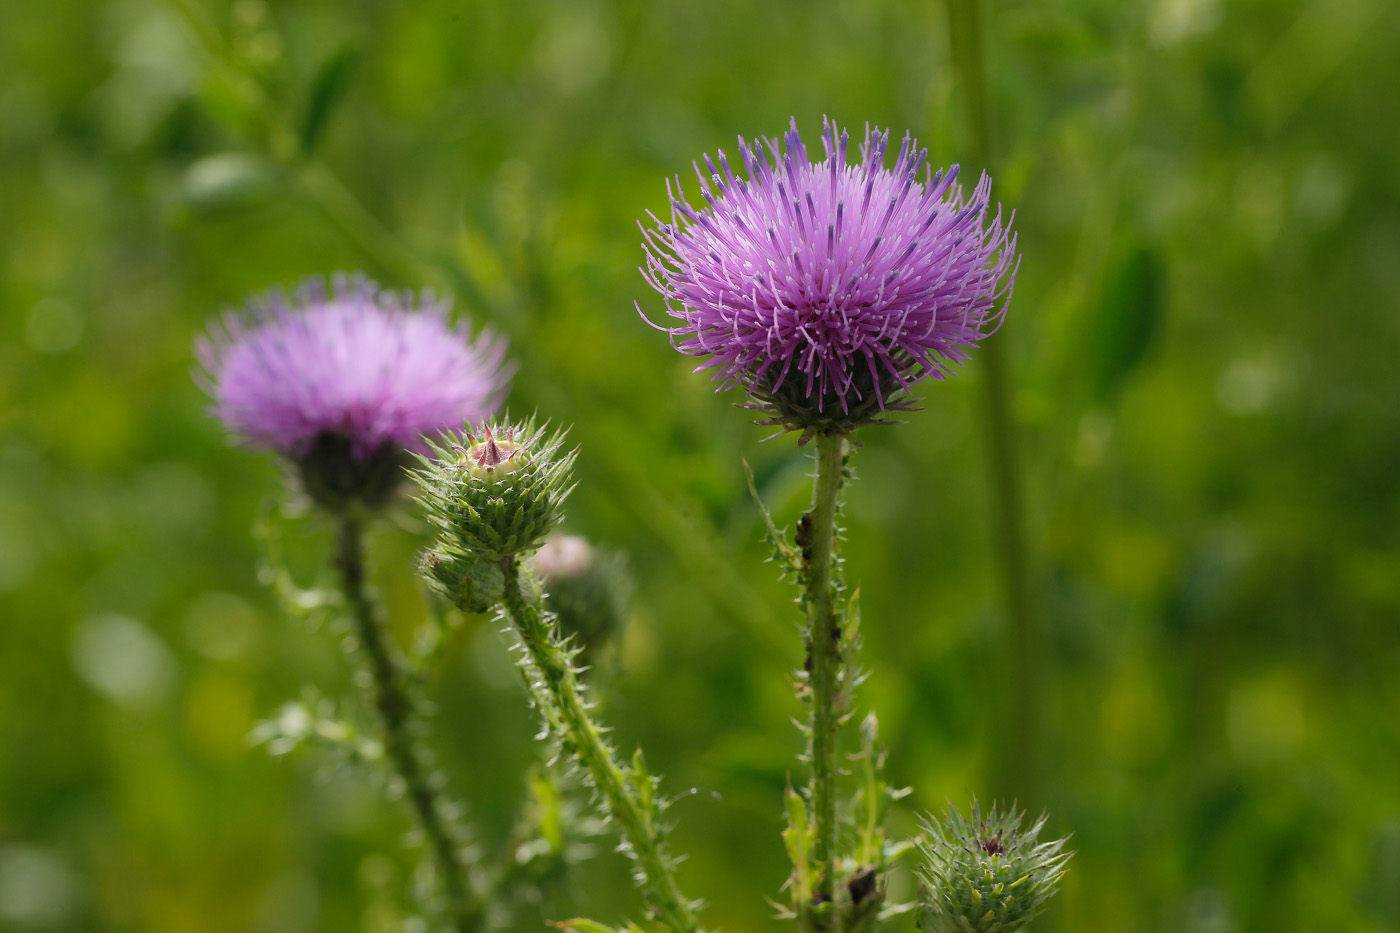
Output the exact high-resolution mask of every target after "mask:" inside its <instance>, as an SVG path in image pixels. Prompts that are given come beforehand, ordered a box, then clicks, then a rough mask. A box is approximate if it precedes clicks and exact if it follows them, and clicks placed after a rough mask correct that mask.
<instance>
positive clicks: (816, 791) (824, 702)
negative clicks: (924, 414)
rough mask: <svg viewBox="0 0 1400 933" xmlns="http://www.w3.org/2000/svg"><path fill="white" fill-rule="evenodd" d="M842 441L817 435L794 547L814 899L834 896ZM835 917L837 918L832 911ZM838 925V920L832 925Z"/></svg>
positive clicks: (839, 670) (842, 662)
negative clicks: (817, 874)
mask: <svg viewBox="0 0 1400 933" xmlns="http://www.w3.org/2000/svg"><path fill="white" fill-rule="evenodd" d="M844 444H845V439H844V438H843V437H841V436H840V435H832V436H827V435H821V436H819V437H818V438H817V440H816V453H815V457H816V464H817V473H816V479H815V482H814V483H813V488H812V507H811V509H810V510H808V512H807V513H806V515H804V516H803V522H802V526H801V528H802V530H801V531H800V532H799V534H800V538H799V542H798V543H799V545H800V546H801V547H802V548H803V565H804V567H805V568H806V573H805V575H804V577H805V590H804V592H803V596H802V602H803V605H804V607H805V608H806V610H807V633H806V634H807V658H808V664H809V681H808V684H809V688H810V690H811V721H810V734H811V748H810V756H811V767H812V775H811V783H810V784H809V785H808V797H809V799H810V800H811V806H812V815H813V819H814V821H815V824H816V839H815V847H814V848H815V855H816V860H817V864H818V865H819V866H820V867H821V878H820V879H819V880H818V886H817V894H818V896H819V897H820V898H823V899H825V900H826V901H828V902H829V901H832V900H833V899H834V898H835V894H836V875H837V857H838V851H837V825H836V768H837V766H836V733H837V731H838V730H839V729H840V726H841V708H840V707H841V701H840V691H841V690H842V687H843V683H842V680H843V678H842V666H843V664H844V658H843V657H842V654H841V618H840V614H839V610H838V608H837V605H836V587H835V577H834V575H833V573H832V570H833V567H834V565H835V545H836V502H837V498H838V496H839V495H840V491H841V457H842V447H843V445H844ZM834 916H836V917H838V918H839V916H840V911H837V912H836V914H834ZM837 922H838V923H839V922H840V921H839V919H838V921H837Z"/></svg>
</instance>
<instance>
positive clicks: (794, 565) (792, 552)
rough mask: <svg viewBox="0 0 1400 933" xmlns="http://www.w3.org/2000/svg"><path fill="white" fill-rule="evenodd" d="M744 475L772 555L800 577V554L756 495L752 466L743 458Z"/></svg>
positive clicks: (786, 568)
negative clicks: (789, 542)
mask: <svg viewBox="0 0 1400 933" xmlns="http://www.w3.org/2000/svg"><path fill="white" fill-rule="evenodd" d="M743 464H744V476H745V477H746V478H747V479H748V481H749V494H750V495H752V496H753V501H754V504H756V505H757V506H758V514H759V515H761V516H762V517H763V527H764V529H765V530H766V531H767V535H766V537H767V539H768V543H769V544H771V545H772V546H773V551H774V555H775V557H776V558H777V560H778V562H779V563H781V564H782V565H783V569H784V570H786V571H788V572H789V573H792V574H793V575H794V576H798V577H800V576H801V574H802V556H801V555H800V554H798V553H797V549H796V548H794V547H793V546H792V545H791V544H788V543H787V539H786V538H785V537H784V535H783V532H782V531H781V530H780V529H779V528H778V526H777V525H775V524H773V516H772V514H771V513H770V512H769V511H768V507H767V506H766V505H764V504H763V499H762V498H760V497H759V495H758V486H757V485H755V483H754V478H753V467H751V466H749V461H748V460H744V461H743Z"/></svg>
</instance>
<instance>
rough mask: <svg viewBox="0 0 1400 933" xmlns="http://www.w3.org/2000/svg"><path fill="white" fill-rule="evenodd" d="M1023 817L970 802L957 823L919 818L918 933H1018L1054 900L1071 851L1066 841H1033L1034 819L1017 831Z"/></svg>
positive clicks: (954, 818)
mask: <svg viewBox="0 0 1400 933" xmlns="http://www.w3.org/2000/svg"><path fill="white" fill-rule="evenodd" d="M1022 816H1023V814H1021V813H1019V812H1017V811H1016V810H1014V809H1008V810H1000V809H998V808H997V807H995V806H994V807H992V809H991V811H990V812H989V813H985V814H984V813H983V812H982V809H981V807H980V806H978V804H977V802H976V801H973V804H972V817H971V818H970V819H965V818H964V817H963V816H962V815H961V814H960V813H958V812H957V811H956V810H954V809H952V808H949V812H948V817H947V819H946V820H943V821H939V820H936V819H934V818H932V817H928V818H926V819H925V820H924V831H925V833H926V836H925V838H924V839H923V840H922V841H921V842H920V843H919V851H920V854H921V855H922V856H923V862H924V864H923V866H922V867H921V868H920V869H919V881H920V884H919V900H920V902H921V907H922V911H921V913H920V926H921V927H922V929H923V930H925V931H926V933H1013V931H1016V930H1024V929H1026V927H1027V926H1029V924H1030V922H1031V921H1032V920H1034V919H1035V918H1036V917H1037V916H1039V915H1040V913H1041V911H1043V910H1044V909H1045V903H1046V902H1047V901H1048V900H1050V898H1051V897H1052V896H1053V895H1054V894H1055V891H1056V889H1057V887H1058V884H1059V880H1060V878H1061V876H1062V875H1064V873H1065V864H1066V863H1067V862H1068V861H1069V858H1070V855H1072V854H1073V853H1070V852H1066V851H1064V847H1065V842H1066V841H1067V840H1066V839H1056V840H1054V841H1052V842H1039V841H1038V840H1039V836H1040V831H1041V829H1042V828H1044V826H1045V817H1044V816H1042V817H1041V818H1040V819H1039V820H1037V821H1036V822H1035V824H1034V825H1032V826H1031V827H1030V828H1029V829H1026V830H1022V829H1021V820H1022Z"/></svg>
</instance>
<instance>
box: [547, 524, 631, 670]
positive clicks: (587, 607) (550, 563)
mask: <svg viewBox="0 0 1400 933" xmlns="http://www.w3.org/2000/svg"><path fill="white" fill-rule="evenodd" d="M534 567H535V572H536V573H537V574H539V577H540V580H541V582H542V583H543V584H544V589H545V603H546V604H547V605H548V607H549V609H550V611H551V612H553V613H554V614H555V616H557V617H558V619H559V628H560V631H562V632H563V633H564V634H565V635H566V636H571V637H572V638H573V639H574V642H575V644H577V645H578V647H579V656H580V660H581V661H583V663H585V664H586V663H589V661H590V660H591V658H592V656H593V655H594V654H595V653H596V652H597V651H598V649H599V648H601V647H602V646H603V645H604V644H606V643H607V642H608V640H609V639H610V638H612V636H613V635H615V634H616V633H617V632H618V630H620V629H621V628H622V623H623V622H624V621H625V620H626V618H627V608H628V603H630V602H631V599H632V581H631V580H630V578H629V577H628V574H627V565H626V561H625V560H624V559H623V557H622V555H621V554H618V553H616V552H614V551H608V550H604V549H602V548H597V547H594V546H593V545H591V544H589V543H588V541H587V540H585V539H584V538H580V537H579V536H577V535H566V534H559V533H557V532H556V533H555V534H552V535H550V536H549V538H548V539H547V540H546V541H545V543H544V546H543V547H541V548H540V550H539V552H538V553H537V554H536V555H535V563H534Z"/></svg>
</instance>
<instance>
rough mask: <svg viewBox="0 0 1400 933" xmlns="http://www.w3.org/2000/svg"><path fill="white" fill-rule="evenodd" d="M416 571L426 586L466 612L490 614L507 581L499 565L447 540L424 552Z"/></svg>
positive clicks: (501, 595)
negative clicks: (421, 575)
mask: <svg viewBox="0 0 1400 933" xmlns="http://www.w3.org/2000/svg"><path fill="white" fill-rule="evenodd" d="M418 569H419V571H420V572H421V573H422V574H423V577H424V579H426V580H427V581H428V586H429V587H431V588H432V589H433V590H434V591H435V592H437V593H438V594H439V595H441V596H442V597H443V598H444V599H446V600H447V601H448V602H449V603H451V604H452V605H454V606H456V607H457V608H458V609H462V610H465V611H466V612H489V611H491V609H492V608H494V607H495V605H496V604H497V603H499V602H500V601H501V598H502V597H503V596H504V595H505V584H506V581H505V576H504V575H503V574H502V573H501V567H500V565H499V564H495V563H492V562H491V561H488V560H483V559H481V558H480V557H477V556H476V555H474V554H469V553H467V552H466V551H463V550H462V549H461V548H459V547H456V546H455V545H452V544H450V543H448V542H446V541H439V542H438V543H437V545H435V546H434V547H431V548H429V549H428V550H426V551H424V552H423V557H422V558H421V560H420V561H419V564H418Z"/></svg>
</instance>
